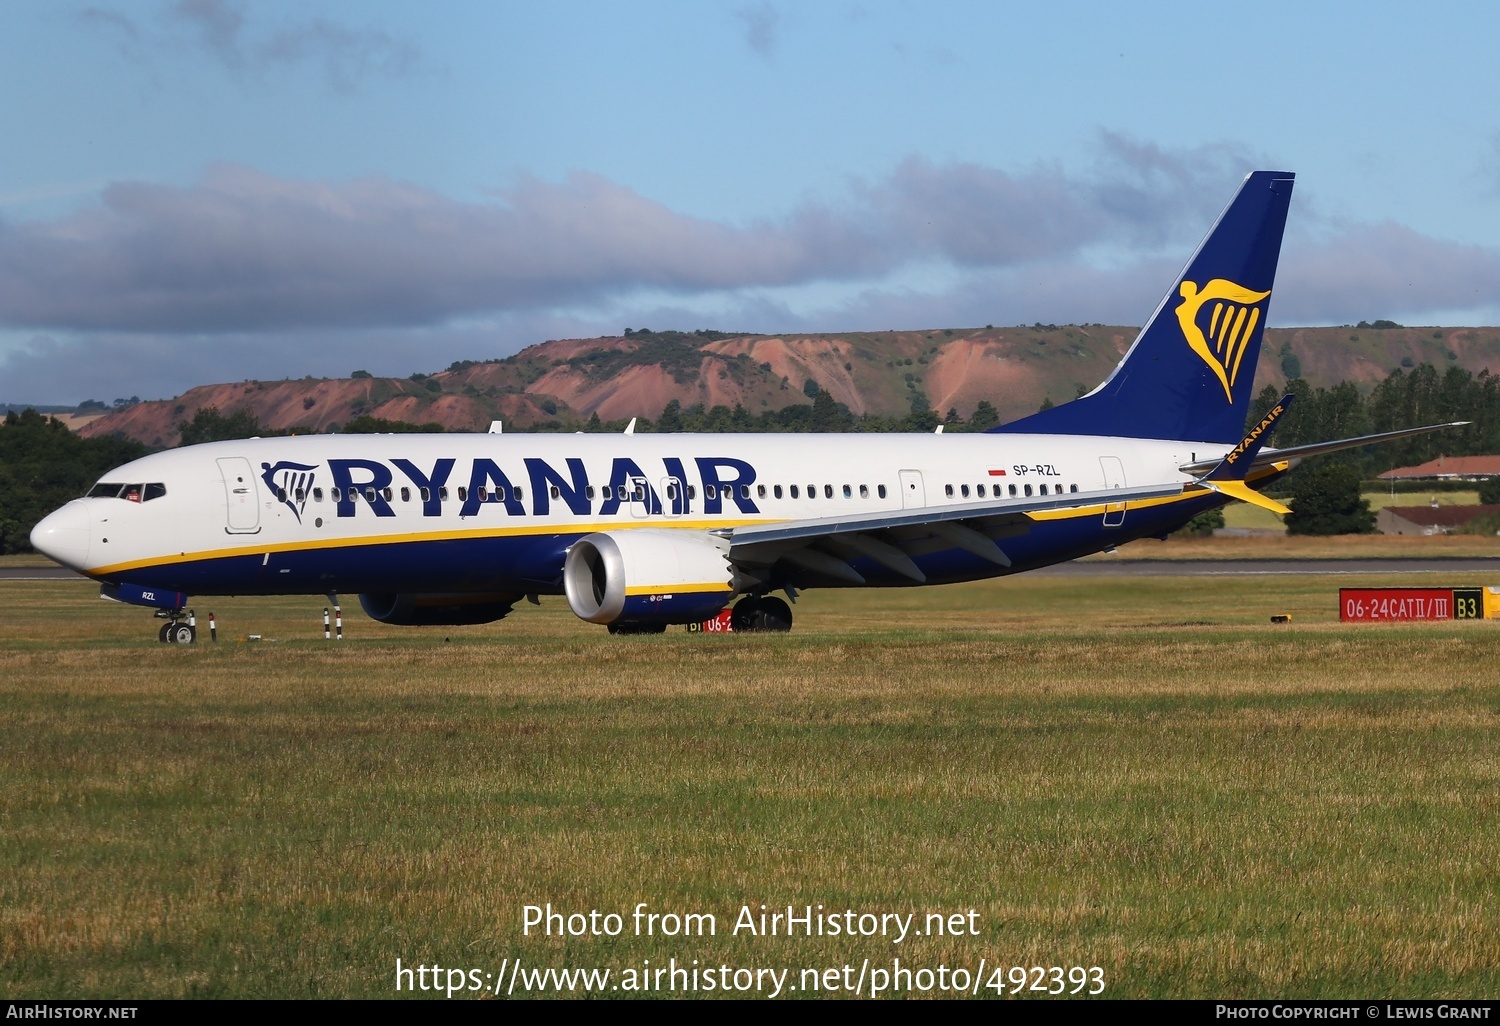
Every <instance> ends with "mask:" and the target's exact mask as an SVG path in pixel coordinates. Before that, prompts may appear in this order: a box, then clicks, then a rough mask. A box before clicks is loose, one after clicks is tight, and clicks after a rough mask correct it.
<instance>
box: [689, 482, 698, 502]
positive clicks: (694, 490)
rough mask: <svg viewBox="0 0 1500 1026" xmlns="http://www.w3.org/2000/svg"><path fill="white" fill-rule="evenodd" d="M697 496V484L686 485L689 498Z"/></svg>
mask: <svg viewBox="0 0 1500 1026" xmlns="http://www.w3.org/2000/svg"><path fill="white" fill-rule="evenodd" d="M697 497H698V486H697V485H688V498H689V499H696V498H697Z"/></svg>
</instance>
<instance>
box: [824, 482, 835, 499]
mask: <svg viewBox="0 0 1500 1026" xmlns="http://www.w3.org/2000/svg"><path fill="white" fill-rule="evenodd" d="M823 498H825V499H831V498H833V485H824V486H823Z"/></svg>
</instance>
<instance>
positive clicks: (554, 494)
mask: <svg viewBox="0 0 1500 1026" xmlns="http://www.w3.org/2000/svg"><path fill="white" fill-rule="evenodd" d="M552 497H553V498H554V499H560V498H562V492H560V491H558V490H557V485H553V486H552Z"/></svg>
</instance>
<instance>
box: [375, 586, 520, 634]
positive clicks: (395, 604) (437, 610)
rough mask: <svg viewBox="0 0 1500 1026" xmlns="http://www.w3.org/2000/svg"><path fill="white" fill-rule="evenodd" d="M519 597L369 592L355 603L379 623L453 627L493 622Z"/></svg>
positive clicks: (453, 593)
mask: <svg viewBox="0 0 1500 1026" xmlns="http://www.w3.org/2000/svg"><path fill="white" fill-rule="evenodd" d="M520 598H521V596H520V595H510V594H498V595H497V594H478V595H475V594H467V593H464V592H451V593H433V594H411V593H407V592H373V593H370V594H366V595H361V596H360V597H359V604H360V606H361V607H363V608H364V611H365V613H366V614H368V615H369V617H370V618H371V619H372V620H379V621H380V622H381V623H391V624H395V625H397V626H398V627H453V626H459V625H462V624H473V623H493V622H494V621H496V620H499V619H502V618H503V617H504V616H505V615H506V614H507V613H509V612H510V610H511V607H512V606H513V605H515V604H516V602H517V601H518V600H519V599H520Z"/></svg>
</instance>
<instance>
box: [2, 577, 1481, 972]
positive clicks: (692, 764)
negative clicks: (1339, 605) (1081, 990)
mask: <svg viewBox="0 0 1500 1026" xmlns="http://www.w3.org/2000/svg"><path fill="white" fill-rule="evenodd" d="M1471 576H1472V575H1463V576H1462V578H1461V579H1458V578H1455V579H1454V580H1452V581H1446V580H1445V581H1443V582H1436V581H1434V580H1433V578H1432V577H1431V576H1430V575H1424V576H1422V577H1421V578H1420V579H1419V580H1418V581H1417V582H1418V583H1422V584H1426V585H1432V584H1435V583H1446V584H1500V579H1497V580H1490V581H1486V580H1471V579H1470V577H1471ZM1340 583H1347V581H1345V582H1341V581H1340V579H1338V578H1335V577H1247V578H1222V577H1200V578H1190V577H1180V578H1133V579H1108V578H1085V579H1078V578H1067V579H1059V578H1046V577H1034V576H1033V577H1021V578H1017V579H1014V580H1009V581H1000V582H993V583H986V584H980V585H971V586H963V587H953V588H939V589H920V590H910V591H899V592H885V593H877V592H853V593H847V594H844V593H816V592H815V593H810V594H808V595H806V596H804V598H803V601H802V602H801V603H799V606H798V629H797V631H796V632H795V633H793V634H792V635H790V636H784V637H750V636H742V637H723V636H709V637H704V636H697V635H688V634H686V633H683V632H681V631H680V630H673V631H672V632H670V633H668V634H667V635H665V636H661V637H654V638H652V637H643V638H611V637H609V636H608V635H606V634H605V633H604V632H603V631H602V630H600V629H598V628H593V627H590V626H587V625H584V624H581V623H579V622H578V621H577V620H575V619H574V617H573V616H572V615H571V614H570V613H569V612H568V611H567V608H566V605H565V603H563V602H562V601H561V600H558V599H547V600H544V602H545V605H544V606H543V607H542V608H541V609H536V608H533V607H525V606H523V607H522V608H521V609H519V610H518V611H517V612H516V614H515V615H514V616H512V617H511V618H510V619H509V620H507V621H506V622H504V623H503V624H499V625H493V626H490V627H475V628H453V629H444V628H434V629H426V630H410V629H401V628H391V627H385V626H382V625H379V624H375V623H372V622H371V621H369V620H366V619H364V618H363V617H362V616H361V615H360V614H358V613H357V612H351V613H350V616H349V618H348V620H349V622H348V624H347V628H348V629H347V633H348V639H347V640H346V641H344V642H342V643H325V642H323V641H322V639H321V633H322V630H321V612H322V603H321V601H318V600H310V599H302V600H296V599H276V600H226V601H223V602H216V604H215V611H216V612H217V613H218V616H219V622H220V628H221V630H220V637H221V641H220V643H219V644H218V645H209V644H206V643H204V644H199V645H196V646H183V647H178V646H164V645H159V644H157V643H156V642H155V640H154V638H155V632H154V627H153V624H152V621H151V620H150V618H149V616H148V615H146V614H145V612H144V611H142V610H133V609H129V608H124V607H120V606H114V605H110V604H106V603H102V602H99V601H98V599H97V598H95V597H94V592H93V590H92V588H91V587H90V586H89V585H86V584H76V585H75V584H68V583H54V582H41V583H34V582H0V598H3V601H4V603H5V608H6V610H7V613H6V617H5V620H4V625H3V627H0V736H3V737H4V738H5V741H4V743H3V744H0V774H3V777H0V779H3V782H4V789H3V794H0V995H3V996H5V997H17V996H27V997H40V996H50V997H63V996H68V997H81V996H104V995H114V996H195V995H201V996H241V995H244V996H292V997H299V996H320V997H322V996H328V997H331V996H361V997H386V996H393V995H394V988H395V964H396V960H397V958H400V959H401V960H402V962H403V964H404V965H406V966H412V965H418V964H426V965H431V964H433V963H438V964H441V965H443V966H444V967H445V968H447V967H459V968H463V969H474V970H477V971H479V972H480V973H481V974H484V973H490V972H497V971H499V970H500V968H501V965H502V960H504V959H514V958H517V957H519V958H521V959H522V960H523V963H524V964H525V965H526V966H527V967H532V966H536V967H542V966H555V967H560V968H561V967H585V968H586V967H593V966H600V967H613V968H615V969H616V970H621V969H625V968H629V967H640V966H642V965H643V960H645V959H650V960H651V965H652V966H656V967H661V966H663V965H665V964H667V962H668V960H669V959H671V958H674V957H675V958H676V959H677V960H678V963H679V964H684V963H688V962H691V960H693V959H698V960H699V961H700V963H701V964H702V965H704V966H708V965H714V966H718V965H720V964H728V965H729V966H731V967H752V968H753V967H772V966H774V967H790V968H792V969H793V974H792V976H791V978H790V980H791V982H792V983H793V984H795V983H796V982H797V981H798V980H799V979H800V978H799V977H798V975H797V971H798V970H800V969H802V968H804V967H809V968H826V967H841V966H843V965H845V964H846V963H848V964H852V965H853V966H854V967H855V969H856V970H858V969H859V967H860V966H861V964H862V961H863V960H864V959H866V958H868V959H870V960H871V965H872V966H875V967H878V966H889V965H890V963H891V961H892V959H894V958H897V957H899V958H900V959H901V961H902V964H903V965H905V966H908V967H912V968H921V967H927V968H933V969H935V968H936V967H937V966H938V965H939V964H946V965H947V966H948V967H949V968H953V967H956V966H964V967H967V968H968V969H969V970H970V971H973V970H974V969H976V968H977V967H978V964H979V962H980V959H981V958H983V959H986V960H987V965H989V966H995V965H997V964H998V965H1001V966H1005V967H1009V966H1011V965H1033V964H1036V965H1044V966H1052V965H1059V966H1065V967H1067V966H1074V965H1081V966H1099V967H1101V968H1102V969H1103V971H1104V978H1105V981H1106V991H1105V994H1106V996H1117V997H1118V996H1142V995H1150V996H1178V997H1180V996H1226V997H1227V996H1240V997H1263V996H1293V995H1315V996H1361V997H1375V996H1392V997H1394V996H1460V997H1461V996H1469V997H1480V996H1490V995H1493V994H1494V993H1495V992H1496V991H1497V989H1500V893H1497V890H1500V869H1497V867H1500V829H1496V824H1497V817H1500V787H1497V783H1500V780H1497V778H1500V758H1497V751H1496V744H1495V738H1496V730H1497V726H1500V689H1497V684H1496V680H1497V674H1496V668H1497V666H1500V624H1494V623H1489V622H1480V623H1467V624H1451V625H1447V624H1444V625H1422V626H1415V625H1412V626H1391V625H1385V626H1358V627H1345V626H1341V625H1339V624H1338V623H1337V622H1336V589H1337V588H1338V586H1339V584H1340ZM1359 583H1360V584H1361V585H1362V586H1363V585H1366V584H1369V583H1371V578H1368V577H1361V578H1359ZM1384 583H1402V582H1401V581H1400V580H1399V579H1397V578H1392V579H1391V580H1390V581H1388V582H1384ZM346 611H347V610H346ZM198 612H199V615H200V617H203V616H205V615H206V612H207V605H206V604H203V605H200V606H199V607H198ZM1283 612H1285V613H1290V614H1292V615H1293V618H1294V619H1293V622H1292V623H1291V624H1288V625H1280V626H1273V625H1272V624H1270V623H1269V622H1268V619H1269V617H1270V615H1271V614H1273V613H1283ZM205 633H206V632H205ZM249 633H255V634H260V635H263V636H264V638H265V639H266V640H264V641H261V642H258V643H245V642H238V641H236V640H234V639H236V638H239V637H243V636H244V635H246V634H249ZM548 902H550V903H551V904H552V906H553V907H554V908H555V909H559V910H562V911H564V912H583V913H587V912H588V911H589V910H591V909H598V910H600V911H601V912H616V913H621V914H622V915H624V916H625V917H626V918H625V930H624V932H623V933H622V934H621V935H620V936H618V937H614V938H609V937H601V938H595V937H577V938H566V939H565V938H557V937H553V938H550V939H549V938H545V937H538V936H535V935H533V936H523V935H522V933H521V925H522V914H523V912H522V910H523V906H525V905H528V904H538V905H540V904H545V903H548ZM638 902H647V903H649V905H650V910H651V911H657V912H663V913H666V912H677V913H687V912H698V913H713V914H715V915H716V916H717V920H718V932H717V934H716V935H715V936H713V937H702V938H698V937H694V938H682V937H678V938H664V937H661V936H654V937H636V936H633V935H632V931H631V925H630V924H631V920H630V918H629V913H630V911H631V910H633V909H634V908H635V907H636V905H637V903H638ZM763 903H764V904H765V905H767V906H771V907H772V908H773V909H774V907H776V906H783V907H784V906H785V905H787V904H793V905H796V906H799V908H800V906H803V905H806V904H812V905H815V906H816V905H819V904H821V905H823V906H825V909H826V910H827V911H830V912H832V911H840V912H842V911H843V910H844V909H853V910H855V911H856V912H874V913H889V912H895V913H902V914H904V913H908V912H916V913H918V917H917V922H918V924H919V925H920V923H921V922H922V915H923V914H925V913H927V912H944V913H956V912H967V911H968V910H969V909H971V908H972V909H974V910H976V913H977V917H976V922H977V924H978V931H979V932H978V935H977V936H962V937H932V936H927V937H909V938H908V939H907V940H905V941H904V942H903V943H901V944H899V945H897V944H893V943H891V942H890V941H889V940H883V939H881V938H879V937H874V938H845V937H826V936H825V937H811V938H806V937H791V938H788V937H784V936H778V937H759V936H747V935H745V934H744V933H741V934H740V935H739V936H734V935H732V934H731V933H730V930H731V927H732V926H733V924H734V921H735V917H736V914H737V913H738V912H739V909H740V907H741V906H742V905H745V904H748V905H750V906H751V908H752V910H755V911H758V910H759V906H760V905H761V904H763ZM617 979H618V977H617ZM486 982H487V981H486ZM987 992H988V991H985V990H981V993H987ZM802 993H805V992H798V994H802Z"/></svg>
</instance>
